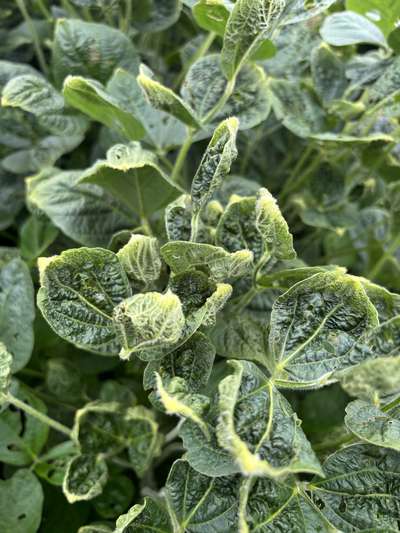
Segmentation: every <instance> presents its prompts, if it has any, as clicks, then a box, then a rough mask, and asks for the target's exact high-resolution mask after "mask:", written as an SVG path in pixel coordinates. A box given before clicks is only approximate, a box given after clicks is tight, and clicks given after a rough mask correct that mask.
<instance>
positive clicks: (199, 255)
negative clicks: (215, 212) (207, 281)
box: [161, 241, 253, 281]
mask: <svg viewBox="0 0 400 533" xmlns="http://www.w3.org/2000/svg"><path fill="white" fill-rule="evenodd" d="M161 255H162V257H163V259H164V261H165V262H166V263H167V265H168V266H170V267H171V269H172V271H173V272H174V273H175V274H180V273H182V272H185V271H188V270H193V269H205V270H207V271H208V272H209V273H210V277H211V279H212V280H214V281H222V280H224V279H229V278H234V277H241V276H244V275H245V274H246V273H247V272H249V270H250V269H251V265H252V263H253V254H252V252H250V251H249V250H240V251H238V252H235V253H232V254H230V253H228V252H226V251H225V250H224V249H223V248H220V247H217V246H212V245H211V244H199V243H192V242H185V241H174V242H169V243H167V244H165V245H164V246H163V247H162V248H161Z"/></svg>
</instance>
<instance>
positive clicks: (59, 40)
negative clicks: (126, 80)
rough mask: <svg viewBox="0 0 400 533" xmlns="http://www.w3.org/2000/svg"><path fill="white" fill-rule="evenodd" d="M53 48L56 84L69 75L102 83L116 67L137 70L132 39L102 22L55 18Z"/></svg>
mask: <svg viewBox="0 0 400 533" xmlns="http://www.w3.org/2000/svg"><path fill="white" fill-rule="evenodd" d="M52 51H53V55H52V70H53V74H54V78H55V80H56V82H57V84H58V85H59V86H61V85H62V83H63V81H64V78H66V77H67V76H68V75H72V76H87V77H88V78H92V79H95V80H97V81H99V82H101V83H105V82H106V81H107V80H108V79H109V78H110V76H111V75H112V73H113V72H114V69H115V68H116V67H122V68H126V69H127V70H129V71H131V72H133V73H136V72H137V71H138V56H137V52H136V50H135V48H134V46H133V44H132V43H131V40H130V39H129V38H128V37H127V36H126V35H124V34H123V33H122V32H120V31H119V30H116V29H114V28H111V27H109V26H105V25H104V24H96V23H93V22H84V21H81V20H77V19H75V18H71V19H58V21H57V24H56V29H55V34H54V43H53V47H52Z"/></svg>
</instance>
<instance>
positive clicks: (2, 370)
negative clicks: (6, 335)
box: [0, 342, 12, 405]
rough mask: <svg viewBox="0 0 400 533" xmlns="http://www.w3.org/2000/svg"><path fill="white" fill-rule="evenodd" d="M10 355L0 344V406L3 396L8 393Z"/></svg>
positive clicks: (3, 345)
mask: <svg viewBox="0 0 400 533" xmlns="http://www.w3.org/2000/svg"><path fill="white" fill-rule="evenodd" d="M11 365H12V355H11V354H10V352H9V351H8V350H7V348H6V346H5V344H3V343H2V342H0V405H1V404H2V403H3V395H6V394H7V393H8V389H9V387H10V385H11Z"/></svg>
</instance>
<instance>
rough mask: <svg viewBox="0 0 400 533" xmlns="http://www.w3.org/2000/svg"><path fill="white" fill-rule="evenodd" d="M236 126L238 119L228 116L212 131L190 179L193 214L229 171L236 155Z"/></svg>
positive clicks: (205, 201)
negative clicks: (228, 117)
mask: <svg viewBox="0 0 400 533" xmlns="http://www.w3.org/2000/svg"><path fill="white" fill-rule="evenodd" d="M238 127H239V122H238V120H237V119H236V118H230V119H227V120H225V121H224V122H222V124H220V125H219V126H218V128H217V129H216V130H215V132H214V135H213V137H212V139H211V141H210V143H209V145H208V147H207V150H206V152H205V154H204V156H203V158H202V160H201V162H200V166H199V168H198V170H197V172H196V174H195V176H194V178H193V181H192V189H191V197H192V206H193V214H194V215H195V216H196V215H197V213H199V212H200V210H201V209H203V208H204V206H205V205H206V203H207V202H208V201H209V200H211V198H212V196H213V194H214V193H215V191H216V190H217V189H218V188H219V187H220V185H221V183H222V180H223V179H224V178H225V177H226V175H227V174H229V172H230V169H231V165H232V163H233V162H234V160H235V159H236V157H237V149H236V135H237V131H238Z"/></svg>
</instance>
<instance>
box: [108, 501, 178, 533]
mask: <svg viewBox="0 0 400 533" xmlns="http://www.w3.org/2000/svg"><path fill="white" fill-rule="evenodd" d="M154 530H155V531H157V532H158V533H172V531H173V529H172V524H171V521H170V517H169V514H168V511H167V509H166V508H165V506H164V505H163V503H162V502H161V501H158V500H156V499H154V498H145V500H144V503H143V504H136V505H134V506H133V507H132V508H131V509H129V511H128V512H127V513H126V514H124V515H121V516H120V517H119V518H118V520H117V523H116V528H115V530H114V533H139V532H143V531H154Z"/></svg>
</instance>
